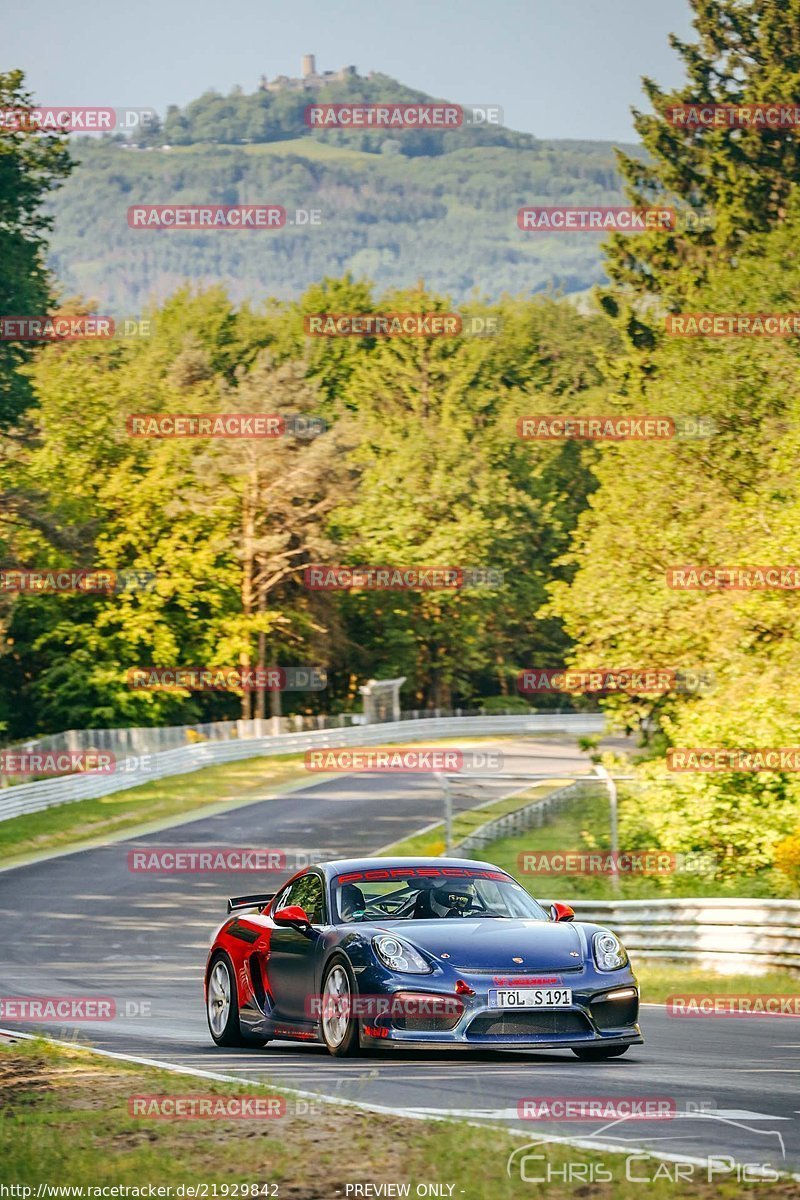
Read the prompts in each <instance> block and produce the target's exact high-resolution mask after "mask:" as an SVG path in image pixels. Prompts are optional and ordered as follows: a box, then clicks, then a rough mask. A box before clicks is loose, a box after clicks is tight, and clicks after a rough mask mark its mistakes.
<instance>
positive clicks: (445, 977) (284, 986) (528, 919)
mask: <svg viewBox="0 0 800 1200" xmlns="http://www.w3.org/2000/svg"><path fill="white" fill-rule="evenodd" d="M228 912H229V914H230V915H229V917H228V919H227V920H226V921H225V922H224V923H223V924H222V926H221V927H220V928H219V930H218V931H217V934H216V936H215V938H214V942H213V945H212V947H211V951H210V953H209V956H208V962H207V965H206V973H205V993H206V1011H207V1014H208V1024H209V1028H210V1031H211V1036H212V1038H213V1039H214V1041H215V1042H216V1043H217V1045H219V1046H234V1045H236V1046H242V1045H246V1046H254V1045H264V1044H265V1043H267V1042H269V1041H271V1040H272V1039H273V1038H291V1039H297V1040H300V1041H313V1042H319V1041H322V1042H324V1043H325V1045H326V1046H327V1047H328V1050H329V1051H330V1052H331V1054H333V1055H337V1056H344V1055H348V1054H355V1053H357V1052H358V1050H359V1049H360V1048H364V1047H374V1046H386V1047H414V1048H417V1049H418V1048H420V1047H431V1048H436V1049H443V1048H445V1047H453V1048H469V1047H483V1048H491V1047H503V1048H506V1049H509V1048H514V1049H544V1048H547V1049H553V1048H557V1049H567V1050H572V1051H573V1053H575V1054H577V1056H578V1057H579V1058H582V1059H606V1058H615V1057H616V1056H617V1055H620V1054H624V1053H625V1051H626V1050H627V1049H628V1047H629V1046H631V1045H634V1044H636V1043H639V1042H641V1041H642V1036H641V1033H640V1031H639V1026H638V1024H637V1019H638V1012H639V989H638V987H637V983H636V977H635V975H634V974H633V971H632V970H631V967H630V963H629V962H628V955H627V954H626V952H625V948H624V946H623V945H622V944H621V942H620V941H619V939H618V938H617V937H616V936H615V935H614V934H613V933H611V932H610V930H608V929H604V928H602V927H601V926H599V925H591V924H587V923H585V922H577V921H575V920H574V913H573V911H572V909H571V908H570V907H569V906H568V905H566V904H552V905H550V906H549V908H548V909H545V908H544V907H542V905H541V904H539V903H537V901H536V900H534V899H533V898H532V897H531V896H530V895H529V894H528V892H527V891H525V889H524V888H523V887H521V886H520V884H519V883H517V881H516V880H515V879H513V878H512V877H511V876H510V875H508V874H506V872H505V871H501V870H500V869H499V868H497V867H495V866H492V864H491V863H484V862H475V861H473V860H466V859H458V858H365V859H352V860H346V861H340V862H327V863H321V864H320V865H318V866H315V867H311V868H310V869H308V870H304V871H301V872H299V873H298V874H297V875H295V876H294V877H293V878H292V879H290V880H289V881H288V882H287V883H285V884H284V886H283V887H282V888H281V889H280V891H278V892H276V893H274V894H273V893H269V894H267V893H261V894H258V895H250V896H241V897H237V898H235V899H232V900H229V901H228Z"/></svg>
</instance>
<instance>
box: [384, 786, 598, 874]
mask: <svg viewBox="0 0 800 1200" xmlns="http://www.w3.org/2000/svg"><path fill="white" fill-rule="evenodd" d="M576 778H577V776H576ZM569 782H570V780H569V779H564V778H561V779H545V780H543V781H542V782H541V783H538V784H537V785H536V786H535V787H531V788H527V789H526V790H525V791H524V792H520V793H519V794H518V795H515V796H505V797H504V798H503V799H502V800H494V801H492V802H491V803H489V804H482V805H481V804H480V791H479V789H478V788H476V790H475V794H474V795H473V796H472V797H471V798H470V799H471V800H472V801H474V802H475V803H476V804H478V805H480V807H478V808H469V809H466V810H465V811H464V812H459V813H454V815H453V840H454V841H455V842H460V841H462V840H463V839H464V838H466V837H469V835H470V834H471V833H474V832H475V831H476V829H480V828H481V826H482V825H485V824H486V822H487V821H494V820H496V818H497V817H504V816H505V815H506V814H507V813H510V812H516V811H517V809H518V808H524V807H525V805H526V804H530V803H531V801H532V800H540V799H542V798H543V797H544V796H546V795H548V793H549V792H552V791H554V790H555V789H556V788H559V787H564V786H565V785H566V784H568V783H569ZM459 803H464V797H463V793H462V794H461V795H460V796H459ZM498 844H499V843H496V842H495V843H493V845H492V849H493V848H494V846H495V845H498ZM444 851H445V828H444V823H442V824H440V825H434V826H433V827H432V828H431V829H426V830H424V831H422V832H419V833H415V834H413V835H412V836H411V837H408V838H403V839H402V841H399V842H394V843H393V844H392V845H391V846H387V847H386V849H385V850H384V853H385V854H394V855H408V854H419V855H420V856H428V855H437V854H444ZM456 853H460V852H459V851H456ZM464 857H466V858H481V859H482V858H484V857H485V854H484V852H483V851H480V852H478V851H475V853H468V852H465V854H464ZM492 861H493V862H494V859H492Z"/></svg>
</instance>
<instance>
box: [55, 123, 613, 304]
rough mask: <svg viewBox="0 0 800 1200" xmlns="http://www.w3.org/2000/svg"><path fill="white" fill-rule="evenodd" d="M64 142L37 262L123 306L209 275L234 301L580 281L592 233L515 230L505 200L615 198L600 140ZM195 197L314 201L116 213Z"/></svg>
mask: <svg viewBox="0 0 800 1200" xmlns="http://www.w3.org/2000/svg"><path fill="white" fill-rule="evenodd" d="M367 136H370V135H367ZM403 136H404V137H405V136H407V135H406V134H404V135H403ZM410 136H412V137H413V136H414V135H413V134H411V135H410ZM447 136H450V135H447ZM323 151H324V153H323ZM74 154H75V156H76V158H77V159H78V162H79V165H78V167H77V169H76V171H75V174H74V176H73V178H72V179H71V180H70V181H69V182H68V183H67V185H66V187H65V188H64V189H63V191H62V192H61V193H59V195H58V197H57V198H56V199H55V201H54V203H53V205H52V208H51V211H52V214H53V215H54V217H55V229H54V233H53V238H52V260H53V262H55V263H57V265H58V271H59V275H60V277H61V279H62V282H63V284H64V286H65V287H66V288H67V289H68V290H69V291H70V292H73V293H79V294H81V295H84V296H92V297H96V298H97V300H98V302H99V304H100V308H101V309H102V310H106V311H110V312H113V313H117V314H124V315H127V314H130V313H131V312H139V311H141V310H142V308H143V307H144V306H145V305H146V304H147V303H148V301H149V300H150V299H152V298H153V297H156V298H157V299H158V300H161V301H163V300H165V299H166V298H167V297H169V296H171V295H172V294H173V293H174V291H175V289H176V287H178V286H179V285H180V284H181V283H182V282H184V281H187V280H189V281H192V282H194V283H195V284H197V285H198V286H203V287H205V286H207V285H208V284H209V282H213V281H217V282H219V283H220V284H222V285H224V286H225V288H226V289H227V290H228V291H229V292H230V295H231V298H232V299H233V300H234V302H236V303H241V302H243V301H245V300H247V299H250V300H253V301H255V302H258V303H261V302H262V301H263V299H264V298H265V297H267V296H273V297H278V298H281V299H289V298H298V297H299V296H300V294H301V293H304V291H305V290H306V289H309V288H311V287H313V286H314V285H316V284H317V282H318V281H319V280H320V279H322V278H324V277H325V276H331V275H333V276H342V275H345V274H347V273H350V274H352V275H353V276H354V277H356V278H360V279H372V280H374V281H375V283H376V284H377V286H378V288H379V289H380V290H381V291H383V290H386V289H391V288H404V287H407V286H408V284H409V283H410V282H413V281H414V280H416V279H418V278H424V279H425V282H426V284H427V286H428V287H430V288H431V289H432V290H433V291H437V292H443V293H447V294H448V295H451V296H452V297H453V298H454V300H455V301H456V302H457V303H459V304H460V303H462V302H464V301H465V300H467V299H468V298H469V297H470V296H471V295H472V293H473V292H475V291H476V290H478V291H479V292H480V294H481V295H490V296H492V297H495V298H497V297H499V296H501V295H502V294H503V293H504V292H508V293H510V294H518V293H525V294H530V293H531V292H538V291H551V290H552V289H560V290H562V291H564V292H574V291H581V290H585V289H586V288H588V287H591V286H592V285H593V284H596V283H600V282H601V281H603V280H604V278H605V276H604V273H603V269H602V264H601V261H600V250H599V241H600V237H599V235H596V234H593V233H592V234H589V233H586V234H580V235H570V234H564V235H560V234H536V233H523V232H521V231H520V230H519V229H518V228H517V224H516V214H517V209H518V208H519V207H520V206H521V205H524V204H537V203H538V204H591V203H594V204H619V203H621V199H622V193H621V188H620V182H619V178H618V176H617V174H616V171H615V169H614V160H613V154H612V150H611V147H610V146H609V145H608V144H607V143H599V142H553V143H546V142H534V143H532V144H531V145H530V146H524V147H520V148H513V147H509V146H494V145H488V146H482V145H474V146H473V145H469V146H463V147H461V148H458V149H455V150H453V151H452V152H450V153H447V154H442V155H439V156H420V157H415V158H407V157H405V156H402V155H387V154H383V155H376V154H367V153H365V152H362V151H360V150H353V149H351V148H349V147H344V146H341V147H336V146H331V145H329V143H328V141H324V142H319V141H316V140H315V139H314V138H310V137H307V138H303V139H297V140H294V141H292V142H291V144H286V143H282V142H279V143H275V144H273V145H263V146H249V147H241V146H228V145H219V144H217V143H216V142H214V143H213V144H204V145H196V146H187V147H186V148H182V147H180V146H176V147H173V149H171V150H164V149H162V148H161V146H160V145H159V146H155V147H151V148H142V149H138V150H136V149H130V148H124V147H122V146H120V145H118V144H117V143H114V142H111V141H108V142H103V143H100V144H98V143H96V142H93V143H90V142H89V141H88V139H82V140H80V141H79V142H78V143H77V145H76V146H75V149H74ZM203 201H206V202H210V203H217V204H247V203H252V204H264V203H276V204H282V205H283V206H284V207H285V208H286V209H287V211H288V212H289V214H290V215H292V213H293V212H294V210H295V209H304V210H308V209H318V210H319V211H320V214H321V223H320V224H319V225H314V226H310V225H308V226H304V225H294V226H288V225H287V227H285V228H284V229H281V230H273V231H264V230H262V231H259V230H255V231H254V230H242V231H230V230H210V231H207V232H195V231H193V230H189V229H184V230H177V231H164V230H161V231H158V230H152V229H150V230H146V229H144V230H143V229H131V228H129V226H128V223H127V210H128V208H129V206H130V205H132V204H136V203H140V204H147V203H178V204H180V203H183V204H196V203H198V202H203ZM86 230H91V233H92V236H91V237H87V236H86V235H85V231H86Z"/></svg>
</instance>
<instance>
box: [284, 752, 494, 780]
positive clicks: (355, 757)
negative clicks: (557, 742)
mask: <svg viewBox="0 0 800 1200" xmlns="http://www.w3.org/2000/svg"><path fill="white" fill-rule="evenodd" d="M502 766H503V756H502V754H500V753H499V752H498V751H494V750H489V751H483V750H473V751H466V752H465V751H463V750H444V749H442V748H441V747H430V746H417V747H415V748H414V749H413V750H412V749H408V750H405V749H402V750H401V749H399V748H396V747H395V748H391V747H386V748H383V747H382V748H378V747H375V748H374V749H369V750H307V751H306V756H305V768H306V770H307V771H348V772H356V771H380V772H384V773H387V774H391V773H392V772H397V773H399V774H420V773H426V772H436V771H446V772H455V771H489V772H491V771H499V770H500V769H501V768H502Z"/></svg>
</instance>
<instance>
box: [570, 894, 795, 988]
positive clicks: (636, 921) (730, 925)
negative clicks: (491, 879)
mask: <svg viewBox="0 0 800 1200" xmlns="http://www.w3.org/2000/svg"><path fill="white" fill-rule="evenodd" d="M567 902H568V903H569V904H571V905H572V907H573V908H574V909H575V913H576V915H577V916H578V917H579V918H580V920H582V921H597V922H598V923H599V924H601V925H607V926H608V927H609V928H610V929H613V931H614V932H615V933H617V934H618V935H619V936H620V938H621V939H622V941H623V942H624V943H625V946H626V947H627V949H628V950H629V951H630V952H631V957H632V958H633V959H634V961H635V959H637V958H649V959H673V960H674V959H678V960H681V959H685V960H688V961H691V962H695V963H698V964H700V965H701V966H706V967H712V968H715V969H717V970H723V971H728V972H730V971H737V970H739V971H741V972H742V974H746V975H753V974H760V973H762V972H763V971H766V970H768V969H769V968H770V967H774V968H784V969H786V968H788V969H790V970H800V900H738V899H706V898H702V899H696V900H694V899H693V900H569V899H568V898H567ZM709 990H711V991H713V988H710V989H709Z"/></svg>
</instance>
